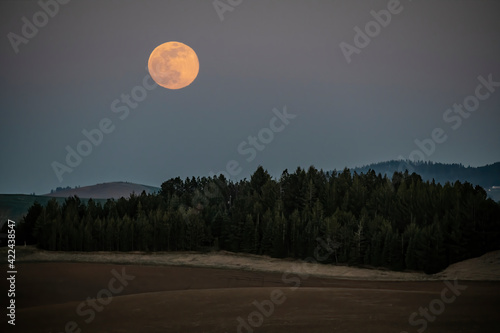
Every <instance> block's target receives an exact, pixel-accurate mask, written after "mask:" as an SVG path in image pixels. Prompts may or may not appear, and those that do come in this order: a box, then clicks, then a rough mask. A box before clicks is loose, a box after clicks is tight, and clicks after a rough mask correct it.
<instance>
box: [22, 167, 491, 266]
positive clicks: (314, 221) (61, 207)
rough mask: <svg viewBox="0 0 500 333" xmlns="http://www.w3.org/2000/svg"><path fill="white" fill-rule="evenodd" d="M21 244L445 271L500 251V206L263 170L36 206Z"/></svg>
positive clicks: (459, 190)
mask: <svg viewBox="0 0 500 333" xmlns="http://www.w3.org/2000/svg"><path fill="white" fill-rule="evenodd" d="M18 235H19V236H18V237H21V238H23V239H24V240H25V241H26V242H28V243H36V244H38V246H39V247H40V248H42V249H46V250H55V251H58V250H62V251H210V250H227V251H233V252H245V253H252V254H260V255H270V256H272V257H279V258H284V257H290V258H299V259H304V258H307V257H312V256H313V252H314V249H315V248H316V246H317V243H318V239H321V240H322V241H323V242H325V243H326V244H327V246H328V247H329V249H330V250H331V253H332V254H331V256H330V258H329V259H328V260H327V261H326V262H327V263H333V264H348V265H357V266H370V267H387V268H389V269H394V270H418V271H425V272H426V273H434V272H438V271H440V270H442V269H444V268H445V267H447V266H448V265H450V264H452V263H454V262H457V261H461V260H464V259H468V258H471V257H476V256H480V255H482V254H484V253H486V252H488V251H492V250H496V249H499V248H500V242H499V237H500V204H498V203H496V202H494V201H493V200H491V199H488V198H487V195H486V192H485V191H484V189H483V188H481V187H480V186H473V185H472V184H470V183H467V182H465V183H461V182H459V181H457V182H454V183H449V182H447V183H446V184H444V185H442V184H439V183H436V182H434V181H432V182H429V181H425V182H424V181H423V180H422V178H421V177H420V176H419V175H417V174H415V173H412V174H411V175H410V174H409V173H408V171H406V172H404V173H401V172H395V173H394V174H393V175H392V178H389V177H387V176H382V175H381V174H378V175H377V174H376V173H375V172H374V171H373V170H369V171H368V172H367V173H361V174H358V173H356V172H354V173H351V172H350V171H349V170H348V169H344V170H343V171H341V172H337V171H333V172H324V171H322V170H317V169H316V168H314V167H310V168H309V169H308V170H307V171H306V170H305V169H301V168H297V169H296V170H295V172H293V173H289V172H288V170H285V171H284V172H283V173H282V175H281V177H280V178H279V179H273V178H272V177H271V176H270V175H269V173H268V172H267V171H266V170H264V169H263V168H262V167H259V168H258V169H257V170H256V171H255V172H254V173H253V174H252V175H251V177H250V179H249V180H247V179H244V180H241V181H238V182H233V181H230V180H228V179H226V178H225V177H224V176H223V175H219V176H213V177H203V178H199V177H198V178H194V177H192V178H187V179H185V180H182V179H180V178H179V177H177V178H172V179H170V180H168V181H166V182H164V183H163V184H162V186H161V191H160V193H158V194H146V193H145V192H143V193H142V194H140V195H134V194H133V195H131V196H130V198H128V199H124V198H121V199H118V200H111V199H110V200H107V202H106V203H104V204H101V203H99V202H97V203H96V202H95V201H94V200H88V202H87V203H84V202H82V201H81V200H80V199H79V198H78V197H76V196H75V197H70V198H67V199H66V200H65V202H64V203H63V204H59V203H58V202H57V201H56V200H51V201H49V202H48V203H47V204H46V205H45V206H42V205H40V204H38V203H35V204H34V205H33V206H32V207H31V208H30V209H29V211H28V213H27V215H26V216H25V217H24V221H23V223H22V224H21V225H20V226H19V233H18Z"/></svg>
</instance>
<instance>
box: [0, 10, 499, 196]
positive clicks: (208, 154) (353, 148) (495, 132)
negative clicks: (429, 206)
mask: <svg viewBox="0 0 500 333" xmlns="http://www.w3.org/2000/svg"><path fill="white" fill-rule="evenodd" d="M60 2H62V3H64V2H68V3H65V4H60V3H59V2H56V0H42V1H41V3H42V4H44V3H46V4H47V6H46V8H47V9H46V10H47V11H49V12H50V13H49V14H51V15H48V14H44V12H42V11H43V8H42V7H43V6H41V5H40V3H39V2H37V1H18V0H16V1H1V2H0V13H1V14H0V16H1V20H0V22H1V23H0V32H1V33H2V34H3V37H2V39H1V43H0V48H1V53H0V54H1V64H2V67H1V76H0V95H1V99H0V112H1V118H0V140H1V151H0V152H1V157H2V163H1V164H0V193H31V192H35V193H36V194H43V193H47V192H49V191H50V189H53V188H56V187H58V186H64V187H65V186H75V185H80V186H84V185H92V184H96V183H102V182H108V181H129V182H135V183H140V184H146V185H154V186H160V185H161V183H162V182H163V181H165V180H168V179H169V178H171V177H176V176H180V177H182V178H185V177H191V176H208V175H209V174H210V173H211V172H212V173H218V172H219V171H222V170H226V168H227V164H228V162H229V161H235V162H231V163H233V164H234V163H237V166H238V167H237V168H234V170H237V172H233V173H235V175H234V176H232V179H233V180H238V179H242V178H245V177H247V178H248V177H249V175H250V174H251V173H253V171H254V170H255V169H256V168H257V166H258V165H262V166H263V167H264V168H266V169H267V170H268V171H269V172H270V173H271V174H272V175H274V176H279V175H280V174H281V172H282V171H283V170H284V169H288V170H295V169H296V167H297V166H301V167H305V168H307V167H309V166H310V165H314V166H316V167H317V168H322V169H324V170H332V169H342V168H344V167H346V166H347V167H355V166H361V165H365V164H369V163H373V162H380V161H385V160H390V159H398V158H401V157H403V158H409V157H410V158H418V157H419V156H423V157H424V158H425V160H432V161H437V162H445V163H463V164H464V165H471V166H480V165H485V164H490V163H494V162H497V161H500V130H499V125H500V83H496V82H500V20H499V17H500V1H485V0H460V1H458V0H438V1H436V0H419V1H410V0H401V1H400V2H398V1H387V0H383V1H378V0H377V1H350V0H349V1H347V0H346V1H326V0H323V1H311V0H308V1H295V0H276V1H270V0H243V1H238V0H232V1H229V0H220V1H218V2H215V4H216V5H217V6H218V7H217V8H218V11H219V12H218V11H217V10H216V8H215V7H214V1H212V0H206V1H202V0H182V1H181V0H179V1H169V0H161V1H160V0H155V1H151V0H143V1H111V0H100V1H89V0H72V1H63V0H60ZM55 4H57V7H58V8H56V5H55ZM224 9H225V11H224V12H223V10H224ZM372 11H374V12H375V13H379V14H373V13H371V12H372ZM388 13H389V15H390V20H389V18H388V15H387V14H388ZM374 15H375V16H377V15H378V20H379V21H380V23H377V21H376V18H375V16H374ZM221 18H222V19H221ZM372 21H373V22H372ZM26 22H28V23H26ZM370 22H371V23H370ZM33 23H35V24H38V26H39V27H36V26H34V27H35V29H36V30H37V31H33V29H31V30H30V28H29V25H31V24H33ZM357 28H359V30H358V29H357ZM366 28H368V32H366V31H365V29H366ZM355 29H356V30H355ZM360 30H361V31H362V33H363V34H368V35H364V36H363V35H359V33H358V32H357V31H360ZM356 35H358V36H356ZM370 35H371V36H372V37H370ZM366 38H369V41H368V40H366ZM168 41H179V42H182V43H185V44H187V45H189V46H190V47H191V48H193V49H194V50H195V51H196V53H197V55H198V58H199V61H200V71H199V74H198V77H197V78H196V80H195V81H194V82H193V83H192V84H191V85H189V86H188V87H186V88H184V89H181V90H167V89H165V88H162V87H158V88H156V89H153V90H151V91H148V92H147V96H146V98H145V99H144V100H143V101H140V102H139V103H138V105H137V107H136V108H134V109H130V113H129V115H128V117H126V118H125V119H120V117H119V114H117V113H114V112H113V110H112V108H111V104H112V103H113V101H114V100H116V99H120V98H121V96H122V95H123V94H125V95H127V94H128V95H130V94H131V92H132V91H133V90H134V88H136V87H138V86H139V87H140V86H142V85H143V81H144V79H145V78H146V79H147V75H148V71H147V69H146V66H147V61H148V58H149V55H150V53H151V52H152V50H153V49H154V48H155V47H156V46H158V45H160V44H162V43H165V42H168ZM342 43H343V44H342ZM341 45H342V46H343V48H342V47H341ZM343 50H344V51H343ZM346 54H347V56H346ZM348 58H349V61H350V62H348ZM479 77H481V78H482V79H478V78H479ZM488 81H490V82H489V83H488ZM148 82H149V81H148ZM137 89H139V88H136V90H135V91H138V90H137ZM464 103H465V104H466V105H465V106H464V107H462V109H461V110H460V104H464ZM454 104H457V105H456V107H455V109H453V107H454ZM122 105H124V104H122ZM285 107H286V110H287V112H288V114H290V115H295V116H296V117H294V118H293V119H291V118H290V119H288V120H285V123H287V124H286V125H285V126H279V125H281V124H282V122H280V121H281V120H277V121H273V118H274V117H276V112H278V113H281V114H282V113H283V109H284V108H285ZM450 108H451V109H450ZM273 109H276V110H275V111H274V112H273ZM448 109H450V110H449V111H447V110H448ZM468 110H471V111H468ZM290 117H292V116H290ZM105 118H107V119H109V120H110V121H111V123H112V126H114V127H113V128H114V130H113V131H112V132H111V133H108V134H104V135H103V139H102V142H101V143H100V144H98V145H94V146H93V147H92V152H91V153H90V154H88V156H83V157H82V160H81V161H80V162H79V163H78V165H76V166H74V167H72V168H71V172H64V173H63V174H62V175H59V177H58V176H57V175H56V172H55V171H54V168H53V166H54V162H57V163H56V164H57V165H66V166H67V167H68V168H69V166H68V165H67V162H66V160H65V159H66V155H67V154H68V152H67V146H69V147H70V148H71V149H77V145H78V144H79V142H81V141H82V140H86V138H85V136H84V135H83V134H82V131H83V130H88V131H90V130H92V129H94V128H98V127H99V123H100V122H101V121H102V120H103V119H105ZM270 122H272V123H273V124H274V125H276V126H279V128H280V129H282V130H281V131H279V132H278V131H277V132H272V131H271V130H269V128H270ZM276 126H275V127H274V128H276ZM266 128H267V129H266ZM436 129H437V130H436ZM439 129H441V130H439ZM433 132H435V138H434V139H432V137H433ZM259 133H260V138H259ZM271 133H272V134H271ZM249 136H251V137H256V138H257V139H256V140H257V143H255V142H253V143H252V139H249ZM262 140H263V141H265V142H263V141H262ZM415 140H420V141H422V142H424V144H425V145H424V146H423V147H419V146H418V145H417V143H416V141H415ZM431 140H432V143H430V142H431ZM436 141H439V142H436ZM252 144H254V146H252ZM433 146H434V147H433ZM260 149H261V150H260ZM252 151H253V152H254V153H251V152H252Z"/></svg>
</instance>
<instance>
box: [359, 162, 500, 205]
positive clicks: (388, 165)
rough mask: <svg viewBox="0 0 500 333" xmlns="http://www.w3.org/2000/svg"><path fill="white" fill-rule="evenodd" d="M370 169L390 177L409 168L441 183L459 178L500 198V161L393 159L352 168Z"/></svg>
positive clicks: (495, 197) (495, 198)
mask: <svg viewBox="0 0 500 333" xmlns="http://www.w3.org/2000/svg"><path fill="white" fill-rule="evenodd" d="M370 169H371V170H374V171H375V173H377V174H379V173H380V174H382V175H387V177H389V178H390V177H392V175H393V173H394V172H396V171H398V172H404V171H405V170H408V172H409V173H413V172H415V173H416V174H419V175H420V176H421V177H422V179H423V180H424V181H432V180H433V179H434V180H435V181H436V183H440V184H445V183H446V182H450V183H454V182H455V181H457V180H458V181H460V182H462V183H463V182H469V183H471V184H473V185H479V186H481V187H482V188H484V189H485V190H486V193H488V196H489V197H490V198H492V199H493V200H495V201H499V200H500V162H497V163H493V164H489V165H485V166H481V167H465V166H463V165H462V164H444V163H434V162H410V161H396V160H393V161H387V162H380V163H373V164H369V165H365V166H362V167H356V168H351V169H350V170H351V172H357V173H358V174H359V173H367V172H368V171H369V170H370Z"/></svg>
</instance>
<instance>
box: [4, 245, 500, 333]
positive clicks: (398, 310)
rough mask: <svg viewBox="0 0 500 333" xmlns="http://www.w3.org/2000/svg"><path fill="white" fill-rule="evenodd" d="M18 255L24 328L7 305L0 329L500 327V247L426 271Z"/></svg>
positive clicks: (229, 259) (189, 258)
mask: <svg viewBox="0 0 500 333" xmlns="http://www.w3.org/2000/svg"><path fill="white" fill-rule="evenodd" d="M19 252H20V253H19V254H20V256H21V257H20V258H18V263H17V265H16V266H17V271H18V274H17V277H16V326H15V327H13V326H10V325H7V324H6V318H7V319H8V317H6V316H5V312H4V315H3V316H2V318H3V319H2V322H1V323H0V332H54V333H56V332H58V333H59V332H65V331H67V332H245V333H248V332H292V333H293V332H375V333H378V332H384V333H386V332H396V333H400V332H408V333H410V332H419V331H418V330H419V329H420V333H421V332H424V331H426V332H438V333H439V332H495V333H497V332H499V331H500V317H499V316H498V313H499V310H500V282H498V279H496V280H497V281H493V280H495V279H493V278H492V277H494V276H495V272H496V271H497V269H498V261H497V259H498V253H492V254H488V255H487V256H486V258H483V259H481V258H477V259H473V260H472V261H466V262H464V263H462V266H460V265H458V264H457V266H455V267H453V266H451V267H450V268H449V269H448V270H446V271H444V272H442V273H440V275H439V274H438V275H436V276H426V275H424V274H420V273H398V272H387V271H376V270H360V269H352V268H349V267H337V266H334V267H331V266H325V267H327V268H328V269H326V268H325V270H323V268H319V267H318V268H317V269H316V270H315V267H314V265H312V264H306V263H301V262H298V261H287V260H274V259H271V258H266V257H257V256H239V255H234V254H228V253H214V254H195V253H171V254H139V253H137V254H130V253H129V254H114V253H101V254H95V253H93V254H72V253H51V252H45V251H38V250H33V249H29V248H28V249H25V250H24V253H23V250H21V251H19ZM51 256H52V258H51V259H50V257H51ZM2 257H3V253H2ZM138 259H139V261H138ZM77 261H86V262H77ZM99 261H107V262H106V263H99ZM128 261H131V262H128ZM221 261H222V262H221ZM113 262H114V263H113ZM138 262H142V263H143V264H138ZM266 262H267V264H266ZM488 263H489V268H487V267H488V265H487V264H488ZM187 264H190V265H192V267H188V266H186V265H187ZM211 265H212V266H211ZM217 265H220V266H221V267H223V268H215V267H214V266H217ZM209 266H211V267H209ZM4 267H5V266H4ZM477 267H482V268H483V269H484V270H485V271H492V272H493V273H491V274H490V273H487V272H479V274H476V275H474V274H472V272H473V270H474V269H475V268H477ZM233 268H239V269H233ZM265 270H267V271H265ZM349 270H351V271H349ZM5 271H6V270H4V273H3V274H5ZM366 271H368V272H366ZM113 272H115V273H113ZM313 273H314V274H313ZM393 273H394V274H393ZM116 274H118V275H125V276H127V277H128V279H129V280H126V279H125V280H124V281H126V282H125V284H126V285H123V288H120V287H121V286H122V284H121V282H120V280H118V279H116V277H115V275H116ZM401 274H403V275H401ZM404 274H408V275H404ZM460 274H466V275H467V276H469V278H468V279H462V280H458V281H454V280H453V279H454V278H455V276H457V277H458V276H459V275H460ZM132 277H133V279H132ZM405 277H406V278H407V279H406V280H405ZM439 279H441V280H439ZM447 279H450V280H449V281H448V280H447ZM480 280H490V281H480ZM5 281H6V278H3V279H2V283H1V284H0V286H1V288H2V290H7V289H8V287H7V284H6V282H5ZM110 282H111V284H110ZM118 289H122V290H119V291H118ZM111 290H113V291H111ZM2 294H4V295H5V292H2ZM108 294H109V295H111V298H108V296H107V295H108ZM96 297H102V298H99V300H97V301H95V302H97V303H96V308H93V307H92V305H91V304H90V303H87V302H88V300H90V301H91V302H92V301H94V300H92V299H94V298H96ZM2 299H6V298H4V297H2ZM273 300H274V301H275V302H272V301H273ZM5 304H6V302H5V301H4V305H5ZM270 304H272V305H270ZM259 307H260V309H259ZM426 308H427V309H430V310H427V311H428V312H427V317H426V316H425V313H424V315H422V314H419V313H418V312H419V311H426V310H425V309H426ZM4 309H5V308H4ZM4 311H5V310H4ZM415 312H416V313H417V314H416V315H414V318H413V322H414V323H413V325H411V324H410V323H409V320H410V317H411V316H412V314H413V313H415ZM242 322H244V324H242ZM68 323H69V324H68ZM65 329H66V330H65Z"/></svg>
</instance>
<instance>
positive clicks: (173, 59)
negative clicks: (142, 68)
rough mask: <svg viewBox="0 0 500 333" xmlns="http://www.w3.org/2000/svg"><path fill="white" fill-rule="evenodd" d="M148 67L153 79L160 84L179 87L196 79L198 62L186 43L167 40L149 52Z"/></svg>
mask: <svg viewBox="0 0 500 333" xmlns="http://www.w3.org/2000/svg"><path fill="white" fill-rule="evenodd" d="M148 69H149V74H151V77H152V78H153V80H155V82H156V83H158V84H159V85H160V86H162V87H164V88H167V89H181V88H184V87H186V86H188V85H190V84H191V83H192V82H193V81H194V79H196V76H198V71H199V70H200V63H199V61H198V56H197V55H196V52H194V50H193V49H192V48H190V47H189V46H187V45H186V44H183V43H180V42H167V43H164V44H161V45H159V46H158V47H156V48H155V49H154V50H153V52H151V55H150V56H149V61H148Z"/></svg>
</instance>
